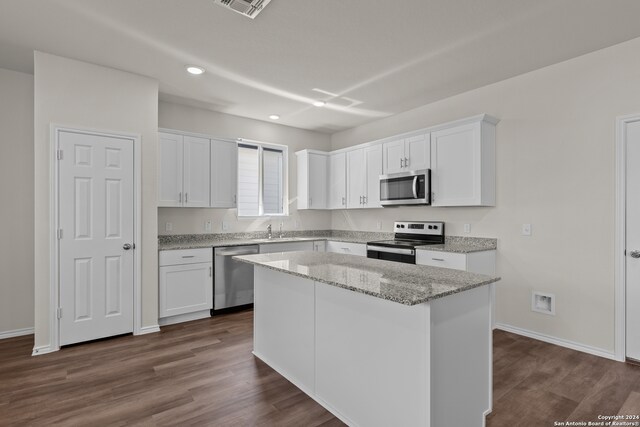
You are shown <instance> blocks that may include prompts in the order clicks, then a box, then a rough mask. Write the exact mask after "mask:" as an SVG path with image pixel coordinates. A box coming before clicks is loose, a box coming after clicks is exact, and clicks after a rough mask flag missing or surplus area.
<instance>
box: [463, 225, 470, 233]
mask: <svg viewBox="0 0 640 427" xmlns="http://www.w3.org/2000/svg"><path fill="white" fill-rule="evenodd" d="M464 232H465V233H471V224H465V225H464Z"/></svg>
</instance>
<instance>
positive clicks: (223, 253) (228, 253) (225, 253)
mask: <svg viewBox="0 0 640 427" xmlns="http://www.w3.org/2000/svg"><path fill="white" fill-rule="evenodd" d="M256 254H258V250H257V249H251V250H246V251H219V252H218V251H216V256H236V255H256Z"/></svg>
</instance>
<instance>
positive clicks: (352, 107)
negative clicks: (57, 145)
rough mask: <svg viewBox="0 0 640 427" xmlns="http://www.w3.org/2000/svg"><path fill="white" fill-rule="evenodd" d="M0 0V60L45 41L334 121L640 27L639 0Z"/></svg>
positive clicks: (171, 93)
mask: <svg viewBox="0 0 640 427" xmlns="http://www.w3.org/2000/svg"><path fill="white" fill-rule="evenodd" d="M0 2H1V3H0V12H1V13H0V68H8V69H13V70H17V71H25V72H33V54H32V52H33V50H40V51H43V52H48V53H52V54H56V55H61V56H66V57H69V58H75V59H79V60H83V61H86V62H91V63H96V64H100V65H104V66H108V67H113V68H117V69H121V70H126V71H131V72H134V73H138V74H143V75H147V76H151V77H154V78H156V79H158V80H159V81H160V91H161V99H165V100H170V101H172V102H178V103H184V104H188V105H195V106H199V107H203V108H208V109H211V110H214V111H220V112H225V113H229V114H235V115H239V116H244V117H250V118H254V119H259V120H269V118H268V116H269V115H271V114H279V115H280V116H281V119H280V120H279V123H282V124H286V125H290V126H296V127H300V128H305V129H312V130H317V131H320V132H329V133H332V132H336V131H339V130H342V129H346V128H350V127H354V126H357V125H360V124H363V123H366V122H369V121H373V120H376V119H378V118H381V117H386V116H390V115H393V114H397V113H399V112H402V111H406V110H408V109H411V108H414V107H417V106H420V105H424V104H427V103H430V102H433V101H436V100H439V99H443V98H446V97H449V96H452V95H455V94H458V93H461V92H464V91H467V90H470V89H473V88H477V87H480V86H484V85H487V84H490V83H493V82H497V81H500V80H503V79H505V78H508V77H512V76H515V75H518V74H522V73H525V72H528V71H531V70H535V69H538V68H541V67H544V66H547V65H550V64H554V63H557V62H560V61H563V60H566V59H569V58H573V57H576V56H579V55H582V54H584V53H588V52H591V51H594V50H597V49H601V48H604V47H607V46H611V45H614V44H617V43H620V42H623V41H626V40H630V39H632V38H636V37H640V20H638V19H637V17H638V16H640V2H638V1H637V0H614V1H607V0H535V1H532V0H483V1H478V0H455V1H452V0H405V1H402V2H401V1H388V0H387V1H380V0H348V1H345V0H315V1H314V0H272V1H271V3H270V4H269V5H268V6H267V8H266V9H265V10H264V11H262V12H261V13H260V15H259V16H258V17H257V18H256V19H255V20H252V19H249V18H246V17H244V16H242V15H239V14H237V13H234V12H232V11H230V10H226V9H224V8H222V7H220V6H217V5H215V4H214V1H213V0H188V1H187V0H0ZM187 64H195V65H200V66H202V67H204V68H205V69H206V73H205V74H203V75H201V76H191V75H188V74H187V73H186V72H185V65H187ZM319 99H320V100H326V101H327V102H328V104H327V105H326V106H325V107H320V108H319V107H314V106H312V105H311V103H312V102H313V101H315V100H319Z"/></svg>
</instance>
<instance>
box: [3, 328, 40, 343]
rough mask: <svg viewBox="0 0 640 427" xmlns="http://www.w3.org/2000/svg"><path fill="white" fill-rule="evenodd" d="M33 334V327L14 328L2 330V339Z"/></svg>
mask: <svg viewBox="0 0 640 427" xmlns="http://www.w3.org/2000/svg"><path fill="white" fill-rule="evenodd" d="M32 334H33V328H22V329H14V330H12V331H4V332H0V340H4V339H7V338H13V337H21V336H23V335H32Z"/></svg>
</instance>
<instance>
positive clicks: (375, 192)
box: [364, 145, 382, 208]
mask: <svg viewBox="0 0 640 427" xmlns="http://www.w3.org/2000/svg"><path fill="white" fill-rule="evenodd" d="M364 156H365V164H366V168H367V176H366V177H365V180H366V182H365V186H366V194H365V199H364V205H365V207H367V208H381V207H382V205H381V204H380V175H382V145H374V146H371V147H367V148H365V149H364Z"/></svg>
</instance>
